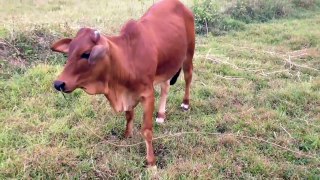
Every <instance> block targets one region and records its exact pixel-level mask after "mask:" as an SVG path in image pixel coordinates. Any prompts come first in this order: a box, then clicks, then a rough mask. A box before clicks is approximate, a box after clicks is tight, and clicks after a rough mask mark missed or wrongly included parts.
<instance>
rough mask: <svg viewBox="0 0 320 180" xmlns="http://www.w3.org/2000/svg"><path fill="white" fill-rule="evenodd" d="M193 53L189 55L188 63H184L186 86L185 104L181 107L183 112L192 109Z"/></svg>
mask: <svg viewBox="0 0 320 180" xmlns="http://www.w3.org/2000/svg"><path fill="white" fill-rule="evenodd" d="M192 58H193V51H192V53H188V55H187V59H186V61H185V62H184V63H183V73H184V80H185V82H186V84H185V92H184V97H183V102H182V104H181V107H182V109H183V110H185V111H187V110H189V109H190V86H191V81H192V72H193V64H192Z"/></svg>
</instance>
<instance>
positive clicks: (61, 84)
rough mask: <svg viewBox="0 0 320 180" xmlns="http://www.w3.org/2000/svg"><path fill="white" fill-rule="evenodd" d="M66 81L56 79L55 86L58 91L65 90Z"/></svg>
mask: <svg viewBox="0 0 320 180" xmlns="http://www.w3.org/2000/svg"><path fill="white" fill-rule="evenodd" d="M65 85H66V84H65V83H64V82H63V81H54V83H53V86H54V88H55V89H56V90H57V91H64V90H65Z"/></svg>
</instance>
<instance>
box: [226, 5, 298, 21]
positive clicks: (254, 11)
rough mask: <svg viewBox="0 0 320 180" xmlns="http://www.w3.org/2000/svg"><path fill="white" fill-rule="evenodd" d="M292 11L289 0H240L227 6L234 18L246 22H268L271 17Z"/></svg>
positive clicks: (282, 15)
mask: <svg viewBox="0 0 320 180" xmlns="http://www.w3.org/2000/svg"><path fill="white" fill-rule="evenodd" d="M291 12H292V4H291V3H290V2H289V0H282V1H275V0H238V1H237V2H236V4H233V5H231V6H230V7H229V8H227V11H226V13H227V14H230V16H231V17H232V18H233V19H237V20H240V21H243V22H245V23H252V22H266V21H269V20H271V19H279V18H282V17H287V16H289V15H290V14H291Z"/></svg>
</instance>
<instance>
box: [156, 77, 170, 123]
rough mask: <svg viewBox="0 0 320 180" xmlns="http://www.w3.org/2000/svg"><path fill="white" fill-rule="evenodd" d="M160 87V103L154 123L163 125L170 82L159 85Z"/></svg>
mask: <svg viewBox="0 0 320 180" xmlns="http://www.w3.org/2000/svg"><path fill="white" fill-rule="evenodd" d="M160 86H161V95H160V103H159V111H158V114H157V118H156V122H157V123H163V122H164V120H165V118H166V114H165V113H166V103H167V97H168V93H169V88H170V80H168V81H166V82H163V83H161V84H160Z"/></svg>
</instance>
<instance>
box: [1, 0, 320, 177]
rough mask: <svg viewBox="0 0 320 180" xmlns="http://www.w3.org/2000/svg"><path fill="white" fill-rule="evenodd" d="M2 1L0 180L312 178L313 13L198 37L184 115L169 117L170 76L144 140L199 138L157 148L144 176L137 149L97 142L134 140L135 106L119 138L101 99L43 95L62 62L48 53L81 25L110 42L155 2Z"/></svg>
mask: <svg viewBox="0 0 320 180" xmlns="http://www.w3.org/2000/svg"><path fill="white" fill-rule="evenodd" d="M21 2H22V3H21ZM184 2H186V4H187V5H188V6H192V1H191V0H189V1H184ZM0 3H1V4H3V5H4V6H0V43H1V44H0V68H1V69H0V92H1V93H0V179H7V178H14V179H30V178H36V179H56V178H61V179H74V178H76V179H78V178H80V179H89V178H91V179H92V178H103V179H108V178H119V179H131V178H132V179H149V178H154V179H198V178H199V179H265V178H268V179H275V178H280V179H320V72H319V71H320V12H319V11H318V12H317V11H314V12H311V13H309V14H308V15H306V16H303V17H301V18H299V19H294V18H289V19H282V20H273V21H270V22H268V23H263V24H262V23H260V24H258V23H257V24H247V25H246V26H245V29H244V30H242V31H239V32H229V33H227V34H226V35H224V36H210V35H208V36H204V35H202V36H197V44H196V46H197V47H196V48H197V50H196V55H195V59H194V79H193V84H192V100H191V105H192V109H191V110H190V111H189V112H182V111H181V110H180V108H179V105H180V103H181V100H182V97H183V87H184V82H183V80H182V79H183V77H180V78H179V80H178V83H177V84H176V85H174V86H172V87H171V89H170V93H169V98H168V104H167V106H168V108H167V121H166V122H165V123H164V124H163V125H158V124H155V129H154V134H155V137H161V136H163V135H172V134H174V133H179V132H202V133H203V134H198V135H196V134H185V135H181V136H175V137H170V138H162V139H157V140H155V141H154V147H155V153H156V155H157V166H158V170H157V172H156V173H150V172H149V171H148V170H147V169H146V168H145V161H144V158H145V145H144V143H142V144H139V145H137V146H132V147H116V146H113V145H110V144H108V143H107V142H112V143H115V144H122V145H128V144H135V143H138V142H141V141H143V139H142V137H141V136H140V134H139V129H140V127H141V117H142V112H141V107H140V106H138V108H137V109H138V110H137V115H136V118H135V123H134V124H135V128H134V137H133V138H130V139H124V138H123V131H124V128H125V122H126V121H125V118H124V116H123V114H116V113H114V112H113V111H112V109H111V107H110V106H109V104H108V102H107V101H106V99H105V98H104V97H103V96H89V95H86V94H85V93H83V92H82V91H81V90H77V91H75V92H74V93H72V94H70V95H67V96H66V98H67V100H68V102H67V101H66V100H65V99H64V98H63V96H62V94H59V93H58V92H56V91H54V89H53V87H52V82H53V80H54V79H55V78H56V77H57V75H58V74H59V72H60V71H61V70H62V68H63V64H64V57H63V56H61V55H58V54H55V53H52V52H50V51H49V46H50V43H51V42H52V41H53V40H55V39H58V38H59V37H62V36H66V35H72V34H74V33H75V32H76V31H77V29H78V28H79V27H82V26H92V27H96V28H98V29H100V30H101V31H102V32H105V33H106V34H115V33H116V32H117V31H118V30H119V29H120V27H121V25H122V24H124V23H125V22H126V21H127V20H128V19H130V18H138V17H139V16H141V15H142V14H143V12H144V11H145V10H146V9H147V8H148V6H149V5H150V4H152V3H153V1H151V0H149V1H137V0H118V1H116V0H108V1H98V0H90V1H81V2H80V1H75V0H71V1H48V0H37V1H36V0H34V1H31V0H21V1H3V0H0ZM157 90H158V91H157V94H156V95H157V97H159V88H157ZM205 133H221V135H209V134H205ZM98 136H100V137H103V138H104V139H105V140H106V141H103V140H101V139H100V138H99V137H98ZM248 137H251V138H248ZM254 138H255V139H254ZM261 139H263V140H265V141H268V142H263V141H261ZM275 144H277V145H280V146H281V147H285V148H286V149H287V150H285V149H281V148H279V147H277V146H276V145H275ZM293 151H294V152H293Z"/></svg>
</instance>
